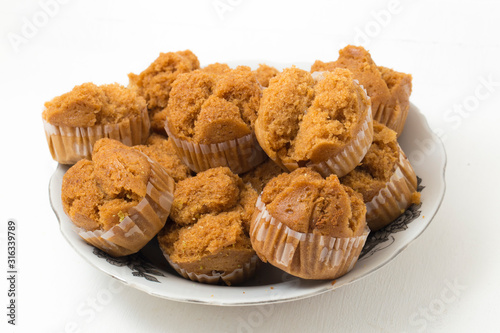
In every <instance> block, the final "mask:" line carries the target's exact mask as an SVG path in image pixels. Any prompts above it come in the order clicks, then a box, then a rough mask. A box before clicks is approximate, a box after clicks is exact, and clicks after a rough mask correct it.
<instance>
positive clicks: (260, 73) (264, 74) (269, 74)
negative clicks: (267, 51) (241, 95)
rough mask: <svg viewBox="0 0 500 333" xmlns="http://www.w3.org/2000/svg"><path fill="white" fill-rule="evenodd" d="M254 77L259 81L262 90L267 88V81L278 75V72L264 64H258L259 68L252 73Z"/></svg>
mask: <svg viewBox="0 0 500 333" xmlns="http://www.w3.org/2000/svg"><path fill="white" fill-rule="evenodd" d="M253 72H254V74H255V76H256V77H257V81H259V83H260V85H261V86H262V87H264V88H267V87H268V86H269V80H271V79H272V78H273V77H275V76H276V75H278V73H279V71H278V70H277V69H276V68H274V67H272V66H268V65H266V64H259V67H257V69H255V70H254V71H253Z"/></svg>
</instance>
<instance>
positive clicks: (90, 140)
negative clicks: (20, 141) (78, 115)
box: [43, 108, 150, 164]
mask: <svg viewBox="0 0 500 333" xmlns="http://www.w3.org/2000/svg"><path fill="white" fill-rule="evenodd" d="M43 127H44V129H45V136H46V138H47V143H48V145H49V149H50V153H51V155H52V158H53V159H54V160H55V161H57V162H59V163H61V164H74V163H76V162H78V161H79V160H81V159H84V158H86V159H90V158H91V156H92V149H93V146H94V143H95V142H96V141H97V140H99V139H102V138H109V139H115V140H118V141H120V142H122V143H124V144H125V145H127V146H133V145H138V144H143V143H144V142H145V141H146V140H147V138H148V136H149V130H150V121H149V116H148V111H147V109H146V108H145V109H144V110H142V111H141V114H140V115H138V116H133V117H130V118H127V119H124V120H123V121H121V122H119V123H117V124H107V125H95V126H89V127H72V126H56V125H52V124H50V123H48V122H47V121H46V120H45V119H43Z"/></svg>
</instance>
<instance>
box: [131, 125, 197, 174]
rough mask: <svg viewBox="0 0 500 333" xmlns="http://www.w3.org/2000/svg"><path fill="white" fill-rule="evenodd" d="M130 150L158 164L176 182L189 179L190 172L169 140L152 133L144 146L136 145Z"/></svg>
mask: <svg viewBox="0 0 500 333" xmlns="http://www.w3.org/2000/svg"><path fill="white" fill-rule="evenodd" d="M132 148H133V149H137V150H139V151H140V152H142V153H144V154H145V155H147V156H148V157H149V158H151V159H152V160H154V161H156V162H158V163H159V164H160V165H161V166H162V167H163V168H164V169H165V171H166V172H167V173H168V174H169V176H170V177H172V178H173V179H174V180H175V181H176V182H178V181H181V180H184V179H186V178H188V177H191V170H190V169H189V168H188V167H187V165H185V164H184V162H182V160H181V159H180V157H179V156H178V155H177V152H176V150H175V145H174V142H173V140H172V139H171V138H167V137H165V136H163V135H161V134H156V133H153V134H151V136H150V137H149V138H148V140H147V141H146V143H145V144H144V145H137V146H133V147H132Z"/></svg>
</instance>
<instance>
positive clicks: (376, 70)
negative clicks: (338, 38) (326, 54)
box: [311, 45, 412, 136]
mask: <svg viewBox="0 0 500 333" xmlns="http://www.w3.org/2000/svg"><path fill="white" fill-rule="evenodd" d="M335 68H347V69H349V70H350V71H351V72H352V73H353V75H354V77H355V78H356V79H357V80H358V81H359V83H360V84H361V85H362V86H363V87H364V88H365V89H366V91H367V93H368V96H370V98H371V101H372V110H373V117H374V119H375V120H377V121H379V122H381V123H382V124H384V125H386V126H388V127H389V128H391V129H393V130H395V131H396V133H398V136H399V135H400V134H401V133H402V131H403V128H404V124H405V121H406V117H407V114H408V110H409V108H410V95H411V90H412V76H411V75H410V74H405V73H401V72H396V71H394V70H393V69H390V68H387V67H383V66H377V65H376V64H375V62H374V61H373V59H372V58H371V55H370V53H369V52H368V51H367V50H365V49H364V48H363V47H361V46H352V45H348V46H346V47H345V48H343V49H342V50H340V51H339V57H338V59H337V60H336V61H332V62H327V63H325V62H322V61H319V60H317V61H316V62H315V63H314V64H313V65H312V67H311V72H317V71H331V70H333V69H335Z"/></svg>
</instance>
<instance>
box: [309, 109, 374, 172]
mask: <svg viewBox="0 0 500 333" xmlns="http://www.w3.org/2000/svg"><path fill="white" fill-rule="evenodd" d="M372 142H373V120H372V114H371V106H370V107H369V108H368V112H367V114H366V116H365V119H364V120H363V124H362V125H361V129H360V131H359V132H358V134H357V135H356V136H355V137H354V138H353V139H352V140H350V141H349V142H348V143H347V144H346V145H345V146H344V147H343V148H342V150H341V151H340V152H339V153H338V154H336V155H335V156H332V157H331V158H329V159H328V160H326V161H323V162H319V163H313V162H309V163H307V164H306V166H308V167H311V168H312V169H313V170H315V171H317V172H319V173H320V174H321V175H322V176H323V177H328V176H329V175H331V174H332V173H333V174H336V175H337V176H338V177H342V176H344V175H346V174H348V173H349V172H351V171H352V170H354V168H355V167H356V166H357V165H358V164H359V163H360V162H361V161H362V160H363V158H364V157H365V155H366V153H367V152H368V149H370V146H371V144H372Z"/></svg>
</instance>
